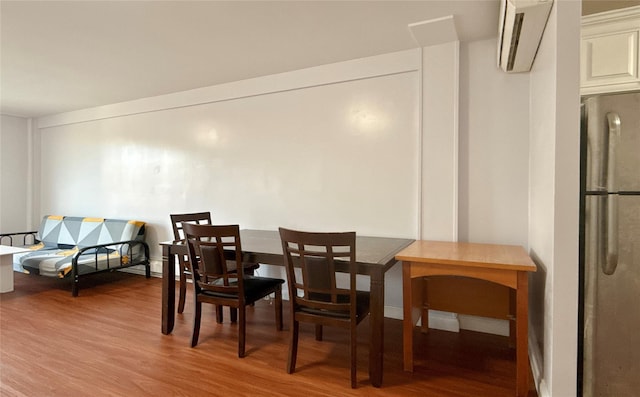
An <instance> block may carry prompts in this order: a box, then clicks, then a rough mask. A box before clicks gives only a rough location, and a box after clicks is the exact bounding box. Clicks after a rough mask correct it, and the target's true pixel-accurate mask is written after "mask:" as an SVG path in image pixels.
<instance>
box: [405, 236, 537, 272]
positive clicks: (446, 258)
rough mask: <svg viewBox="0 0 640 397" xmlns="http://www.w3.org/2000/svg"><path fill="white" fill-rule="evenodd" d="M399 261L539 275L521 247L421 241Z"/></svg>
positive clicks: (414, 244)
mask: <svg viewBox="0 0 640 397" xmlns="http://www.w3.org/2000/svg"><path fill="white" fill-rule="evenodd" d="M396 259H398V260H401V261H409V262H422V263H438V264H446V265H460V266H471V267H483V268H490V269H504V270H515V271H527V272H535V271H536V265H535V264H534V263H533V261H532V260H531V258H530V257H529V255H528V254H527V253H526V251H525V250H524V248H522V247H521V246H519V245H499V244H479V243H460V242H448V241H429V240H419V241H415V242H413V243H412V244H410V245H409V246H408V247H406V248H404V249H403V250H401V251H400V252H398V253H397V254H396Z"/></svg>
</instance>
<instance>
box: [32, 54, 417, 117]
mask: <svg viewBox="0 0 640 397" xmlns="http://www.w3.org/2000/svg"><path fill="white" fill-rule="evenodd" d="M420 68H421V56H420V50H419V49H411V50H405V51H399V52H394V53H389V54H383V55H377V56H373V57H367V58H360V59H354V60H350V61H344V62H338V63H333V64H329V65H321V66H314V67H311V68H306V69H300V70H294V71H290V72H285V73H279V74H273V75H269V76H263V77H256V78H252V79H247V80H240V81H234V82H231V83H225V84H219V85H214V86H208V87H201V88H196V89H192V90H187V91H181V92H175V93H171V94H165V95H159V96H155V97H149V98H142V99H138V100H133V101H127V102H120V103H115V104H110V105H104V106H98V107H94V108H89V109H82V110H76V111H71V112H66V113H60V114H56V115H51V116H44V117H41V118H39V119H38V127H39V128H41V129H43V128H50V127H56V126H61V125H68V124H76V123H82V122H87V121H93V120H103V119H109V118H114V117H122V116H131V115H135V114H142V113H150V112H157V111H161V110H168V109H177V108H182V107H188V106H195V105H202V104H207V103H215V102H222V101H229V100H235V99H242V98H249V97H254V96H258V95H266V94H272V93H277V92H285V91H292V90H298V89H304V88H311V87H317V86H322V85H328V84H335V83H341V82H347V81H355V80H364V79H369V78H374V77H382V76H387V75H395V74H400V73H406V72H413V71H417V70H420Z"/></svg>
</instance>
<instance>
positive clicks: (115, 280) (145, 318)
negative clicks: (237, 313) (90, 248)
mask: <svg viewBox="0 0 640 397" xmlns="http://www.w3.org/2000/svg"><path fill="white" fill-rule="evenodd" d="M161 284H162V280H161V279H159V278H151V279H145V278H144V277H143V276H138V275H133V274H127V273H113V274H105V275H99V276H96V277H93V278H88V279H86V280H83V283H82V284H81V288H80V295H79V296H78V297H77V298H73V297H71V293H70V284H69V280H59V279H54V278H48V277H41V276H29V275H24V274H19V273H15V291H13V292H9V293H5V294H0V396H2V397H9V396H29V397H38V396H153V397H163V396H303V397H312V396H331V397H335V396H457V397H471V396H473V397H482V396H486V397H501V396H509V397H512V396H514V395H515V352H514V350H512V349H509V348H508V340H507V338H506V337H500V336H495V335H488V334H482V333H477V332H470V331H463V332H460V333H450V332H445V331H436V330H432V331H431V332H430V333H429V334H428V335H423V334H421V333H420V332H419V331H418V330H417V329H416V336H415V371H414V372H413V373H407V372H404V371H403V370H402V323H401V321H399V320H394V319H385V362H384V379H383V386H382V388H379V389H378V388H374V387H372V386H371V383H370V382H369V375H368V359H369V354H368V334H369V329H368V327H369V324H368V320H365V321H364V322H363V323H362V324H361V325H360V326H359V329H358V332H359V333H358V388H357V389H351V388H350V387H349V385H350V383H349V349H348V335H347V334H346V333H345V332H343V331H342V330H339V329H331V328H325V332H324V341H322V342H317V341H315V339H314V330H313V328H312V327H311V326H306V325H302V326H301V335H300V342H299V348H298V364H297V368H296V372H295V373H294V374H291V375H290V374H287V373H286V371H285V365H286V358H287V349H288V335H289V332H288V329H289V327H288V324H287V323H288V305H287V302H285V306H284V318H285V329H284V331H281V332H278V331H276V327H275V322H274V315H273V307H272V306H271V305H270V302H269V301H266V300H265V301H260V302H258V303H257V304H256V306H255V307H253V308H249V309H248V316H247V356H246V357H245V358H243V359H239V358H238V357H237V337H236V331H237V326H236V324H230V323H229V315H228V311H226V312H225V322H224V323H223V324H216V323H215V318H214V311H213V308H212V307H209V306H208V305H205V306H204V308H203V320H202V327H201V331H200V342H199V344H198V345H197V346H196V347H195V348H191V347H190V338H191V321H192V313H193V311H192V310H193V304H192V301H191V299H190V298H191V291H188V296H187V305H186V308H185V313H183V314H179V315H177V317H176V325H175V328H174V331H173V333H172V334H171V335H163V334H162V333H161V332H160V309H161V307H160V295H161ZM531 383H532V382H530V384H531ZM532 389H533V387H532ZM536 396H537V394H536V392H535V390H531V391H530V393H529V397H536Z"/></svg>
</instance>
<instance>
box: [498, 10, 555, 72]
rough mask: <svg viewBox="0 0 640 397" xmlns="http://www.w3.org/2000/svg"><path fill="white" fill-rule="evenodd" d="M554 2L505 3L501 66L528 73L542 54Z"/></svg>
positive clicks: (500, 54)
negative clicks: (540, 50)
mask: <svg viewBox="0 0 640 397" xmlns="http://www.w3.org/2000/svg"><path fill="white" fill-rule="evenodd" d="M552 5H553V0H501V2H500V17H499V18H500V21H499V23H500V29H499V31H498V66H499V67H500V68H501V69H502V70H504V71H505V72H509V73H512V72H513V73H515V72H528V71H530V70H531V67H532V66H533V61H534V59H535V57H536V53H537V52H538V47H539V45H540V40H541V39H542V33H543V32H544V28H545V26H546V25H547V19H548V18H549V13H550V11H551V6H552Z"/></svg>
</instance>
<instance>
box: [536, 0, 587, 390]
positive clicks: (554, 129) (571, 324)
mask: <svg viewBox="0 0 640 397" xmlns="http://www.w3.org/2000/svg"><path fill="white" fill-rule="evenodd" d="M579 39H580V4H579V3H578V2H572V1H559V2H555V4H554V6H553V8H552V11H551V16H550V18H549V22H548V23H547V27H546V30H545V33H544V37H543V41H542V44H541V46H540V49H539V52H538V56H537V58H536V61H535V64H534V68H533V70H532V72H531V88H530V89H531V111H530V112H531V117H530V130H531V138H530V146H531V149H530V160H529V161H530V189H529V200H530V209H529V249H530V253H531V256H532V258H533V259H534V261H535V262H536V264H537V265H538V272H537V273H536V274H534V275H533V277H532V279H531V281H532V282H531V291H530V292H531V294H530V296H531V300H530V307H531V313H530V323H531V330H532V331H533V332H531V333H530V339H532V342H533V343H531V346H530V352H531V360H532V364H533V365H532V367H533V372H534V377H535V378H536V379H537V380H538V381H539V385H538V387H539V395H540V397H548V396H554V397H555V396H559V397H565V396H566V397H568V396H575V394H576V357H577V344H576V343H577V342H576V341H577V312H578V310H577V309H578V304H577V298H578V204H579V203H578V199H579V196H578V193H579V103H580V96H579V80H578V78H579V70H580V65H579V59H580V57H579Z"/></svg>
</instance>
